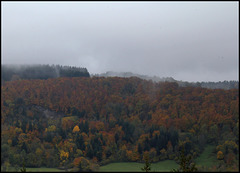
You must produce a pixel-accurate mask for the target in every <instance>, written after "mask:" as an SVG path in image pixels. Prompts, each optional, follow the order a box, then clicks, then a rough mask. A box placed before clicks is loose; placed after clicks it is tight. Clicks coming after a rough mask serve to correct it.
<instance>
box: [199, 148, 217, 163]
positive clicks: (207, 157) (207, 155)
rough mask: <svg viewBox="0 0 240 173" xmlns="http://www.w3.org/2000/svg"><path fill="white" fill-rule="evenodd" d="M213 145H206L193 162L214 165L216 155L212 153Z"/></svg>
mask: <svg viewBox="0 0 240 173" xmlns="http://www.w3.org/2000/svg"><path fill="white" fill-rule="evenodd" d="M214 148H215V146H213V145H207V146H206V148H205V149H204V151H203V153H202V154H200V156H199V157H198V158H196V160H195V163H196V165H200V166H205V167H212V166H213V165H216V164H217V162H218V160H217V155H216V154H215V153H213V151H214Z"/></svg>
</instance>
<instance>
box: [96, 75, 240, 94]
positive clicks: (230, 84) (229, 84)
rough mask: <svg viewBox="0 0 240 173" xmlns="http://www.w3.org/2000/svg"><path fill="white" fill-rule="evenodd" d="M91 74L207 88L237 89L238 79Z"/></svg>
mask: <svg viewBox="0 0 240 173" xmlns="http://www.w3.org/2000/svg"><path fill="white" fill-rule="evenodd" d="M92 76H99V77H125V78H128V77H138V78H140V79H145V80H152V81H154V82H176V83H178V85H179V86H182V87H187V86H193V87H202V88H209V89H227V90H228V89H238V88H239V81H222V82H221V81H219V82H187V81H178V80H175V79H173V78H172V77H161V78H160V77H158V76H147V75H140V74H136V73H132V72H113V71H108V72H106V73H101V74H96V75H92Z"/></svg>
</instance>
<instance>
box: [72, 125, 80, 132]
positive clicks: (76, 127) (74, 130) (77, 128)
mask: <svg viewBox="0 0 240 173" xmlns="http://www.w3.org/2000/svg"><path fill="white" fill-rule="evenodd" d="M79 131H80V129H79V127H78V125H76V126H75V127H74V128H73V133H76V132H79Z"/></svg>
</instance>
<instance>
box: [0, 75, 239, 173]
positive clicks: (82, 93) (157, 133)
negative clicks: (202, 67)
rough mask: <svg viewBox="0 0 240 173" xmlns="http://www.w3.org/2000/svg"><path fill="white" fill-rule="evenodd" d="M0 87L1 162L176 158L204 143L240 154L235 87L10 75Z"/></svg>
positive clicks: (80, 164)
mask: <svg viewBox="0 0 240 173" xmlns="http://www.w3.org/2000/svg"><path fill="white" fill-rule="evenodd" d="M1 90H2V92H1V125H2V134H1V139H2V145H1V147H2V148H1V149H2V150H1V151H2V154H1V156H2V159H1V164H2V165H4V164H7V163H9V164H11V165H12V166H14V165H19V166H21V164H22V160H24V161H25V163H26V167H30V166H31V167H40V166H46V167H64V168H68V167H75V168H76V169H79V170H95V169H97V167H98V165H102V164H106V163H109V162H113V161H139V162H143V161H144V158H145V156H146V155H149V157H151V160H153V161H154V162H156V161H159V160H165V159H176V156H177V155H176V154H175V153H176V151H178V150H179V146H184V148H185V152H186V154H191V155H193V156H194V157H196V156H197V155H199V154H200V153H201V151H202V150H203V147H204V145H205V144H207V143H208V144H212V145H215V146H216V158H218V159H221V161H223V162H224V164H226V165H228V166H232V167H234V165H236V161H237V159H238V157H237V153H238V152H239V147H238V146H239V90H238V89H231V90H222V89H214V90H212V89H211V90H210V89H206V88H200V87H180V86H179V85H178V84H177V83H171V82H159V83H154V82H151V81H146V80H142V79H139V78H134V77H133V78H120V77H112V78H103V77H93V78H85V77H72V78H69V77H60V78H55V79H47V80H40V79H36V80H14V81H8V82H5V84H4V85H3V86H2V87H1ZM196 151H197V152H196ZM219 151H221V152H219ZM223 156H224V157H223Z"/></svg>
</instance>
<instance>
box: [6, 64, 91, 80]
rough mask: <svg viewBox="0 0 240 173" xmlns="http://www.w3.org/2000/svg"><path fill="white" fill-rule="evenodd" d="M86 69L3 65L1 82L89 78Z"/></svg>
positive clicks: (57, 66) (58, 66)
mask: <svg viewBox="0 0 240 173" xmlns="http://www.w3.org/2000/svg"><path fill="white" fill-rule="evenodd" d="M89 76H90V75H89V73H88V71H87V69H86V68H81V67H72V66H60V65H51V66H50V65H41V64H39V65H38V64H35V65H13V64H9V65H1V80H2V81H11V80H20V79H48V78H57V77H89Z"/></svg>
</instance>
